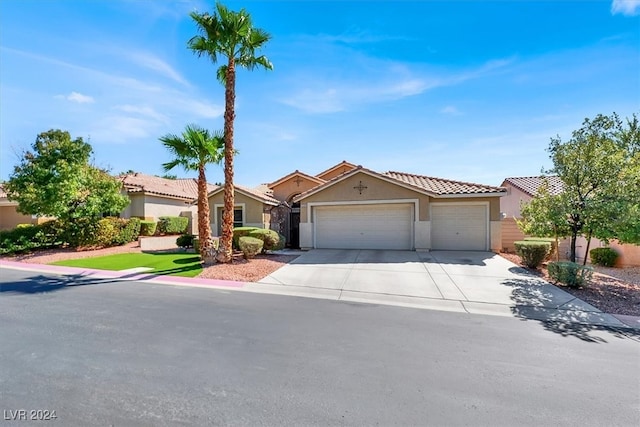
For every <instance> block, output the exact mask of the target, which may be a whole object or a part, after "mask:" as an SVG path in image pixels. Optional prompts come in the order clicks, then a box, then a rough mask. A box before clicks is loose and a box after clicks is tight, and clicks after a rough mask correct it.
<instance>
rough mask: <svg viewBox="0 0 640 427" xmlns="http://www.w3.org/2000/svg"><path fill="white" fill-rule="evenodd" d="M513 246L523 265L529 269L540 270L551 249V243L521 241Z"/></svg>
mask: <svg viewBox="0 0 640 427" xmlns="http://www.w3.org/2000/svg"><path fill="white" fill-rule="evenodd" d="M513 244H514V246H515V247H516V253H517V254H518V255H520V257H521V258H522V263H523V264H524V265H526V266H527V267H529V268H538V267H539V266H540V264H542V261H544V259H545V258H546V257H547V254H548V253H549V251H550V249H551V244H550V243H549V242H539V241H529V240H519V241H517V242H514V243H513Z"/></svg>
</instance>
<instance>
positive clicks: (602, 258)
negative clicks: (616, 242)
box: [589, 248, 620, 267]
mask: <svg viewBox="0 0 640 427" xmlns="http://www.w3.org/2000/svg"><path fill="white" fill-rule="evenodd" d="M589 255H590V256H591V262H592V263H593V264H596V265H602V266H604V267H613V266H614V265H616V261H617V260H618V257H619V256H620V255H619V254H618V252H616V251H615V250H613V249H611V248H593V249H591V250H590V251H589Z"/></svg>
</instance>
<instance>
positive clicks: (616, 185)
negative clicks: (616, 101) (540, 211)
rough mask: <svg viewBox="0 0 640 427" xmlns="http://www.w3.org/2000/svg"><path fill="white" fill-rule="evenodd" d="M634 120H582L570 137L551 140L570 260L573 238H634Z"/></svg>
mask: <svg viewBox="0 0 640 427" xmlns="http://www.w3.org/2000/svg"><path fill="white" fill-rule="evenodd" d="M639 145H640V143H639V142H638V125H637V118H636V117H635V115H634V117H633V119H632V120H628V121H627V127H625V126H624V125H623V123H622V121H621V120H620V119H619V117H618V116H617V115H616V114H615V113H614V114H613V115H611V116H605V115H602V114H600V115H598V116H596V117H595V118H594V119H593V120H590V119H585V120H584V122H583V124H582V127H581V128H580V129H578V130H576V131H574V132H573V133H572V137H571V139H570V140H569V141H567V142H563V141H562V140H561V139H560V137H556V138H552V139H551V143H550V145H549V152H550V153H551V155H550V157H551V160H552V161H553V168H552V169H551V170H550V171H548V172H550V173H555V174H557V175H558V176H559V177H560V179H561V180H562V182H563V184H564V192H563V194H562V198H561V200H562V203H563V205H564V209H565V215H566V222H567V225H568V227H569V230H570V234H569V236H570V237H571V252H570V259H571V261H574V262H575V259H576V238H577V237H578V236H580V235H583V236H585V237H587V238H588V239H590V238H591V237H596V238H599V239H602V240H605V241H606V240H609V239H614V238H617V239H620V240H621V241H623V242H638V241H640V235H638V233H637V231H638V228H640V226H639V225H638V222H639V221H640V220H639V219H638V217H637V216H635V217H633V216H632V217H630V216H629V215H633V214H634V213H637V212H638V206H639V205H640V192H639V191H638V188H639V187H638V184H639V183H640V177H639V176H640V174H639V173H638V171H640V168H639V166H638V164H639V162H640V160H639V158H638V152H639V151H640V150H639V149H638V147H639Z"/></svg>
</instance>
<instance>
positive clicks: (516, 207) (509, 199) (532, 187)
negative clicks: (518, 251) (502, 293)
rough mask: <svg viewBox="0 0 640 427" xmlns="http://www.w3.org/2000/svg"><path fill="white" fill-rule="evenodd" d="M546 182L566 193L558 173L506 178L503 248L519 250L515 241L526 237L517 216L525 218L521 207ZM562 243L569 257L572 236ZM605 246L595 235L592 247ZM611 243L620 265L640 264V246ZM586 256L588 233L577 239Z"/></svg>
mask: <svg viewBox="0 0 640 427" xmlns="http://www.w3.org/2000/svg"><path fill="white" fill-rule="evenodd" d="M545 182H546V183H547V185H548V186H549V191H550V192H551V194H560V193H562V191H563V188H564V187H563V183H562V180H560V178H559V177H558V176H553V175H550V176H522V177H510V178H505V180H504V181H503V182H502V187H504V188H506V190H507V194H506V195H505V196H504V197H502V198H501V199H500V210H501V212H502V213H503V216H504V219H503V221H502V248H503V250H506V251H510V252H513V251H514V250H515V247H514V245H513V242H515V241H517V240H522V239H523V238H524V237H525V236H524V234H523V233H522V231H520V229H519V228H518V225H517V223H516V221H517V220H519V219H521V218H522V215H521V212H520V207H521V206H522V203H526V202H528V201H530V200H531V199H532V198H533V197H534V196H535V195H536V194H537V192H538V189H539V188H540V187H541V186H542V185H543V184H544V183H545ZM559 246H560V248H559V252H560V256H561V257H563V258H566V257H568V254H569V247H570V240H569V239H563V240H561V241H560V244H559ZM603 246H607V245H606V244H605V243H603V242H601V241H600V240H598V239H591V244H590V245H589V250H591V249H593V248H599V247H603ZM608 246H610V247H611V248H613V249H614V250H616V251H617V252H618V254H620V257H619V258H618V262H617V265H619V266H638V265H640V246H637V245H627V244H624V245H623V244H620V243H618V242H617V241H611V242H610V243H609V245H608ZM585 256H587V239H585V238H584V237H578V239H577V240H576V257H577V259H578V260H579V261H582V260H584V258H585ZM587 261H589V260H587Z"/></svg>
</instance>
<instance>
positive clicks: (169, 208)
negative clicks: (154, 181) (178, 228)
mask: <svg viewBox="0 0 640 427" xmlns="http://www.w3.org/2000/svg"><path fill="white" fill-rule="evenodd" d="M144 202H145V203H144V216H145V217H153V218H154V219H155V220H156V221H157V220H158V218H160V217H161V216H180V213H181V212H184V211H190V212H197V211H198V207H197V206H195V205H191V204H190V203H188V202H185V201H184V200H177V199H169V198H166V197H157V196H151V195H146V196H145V198H144Z"/></svg>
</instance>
